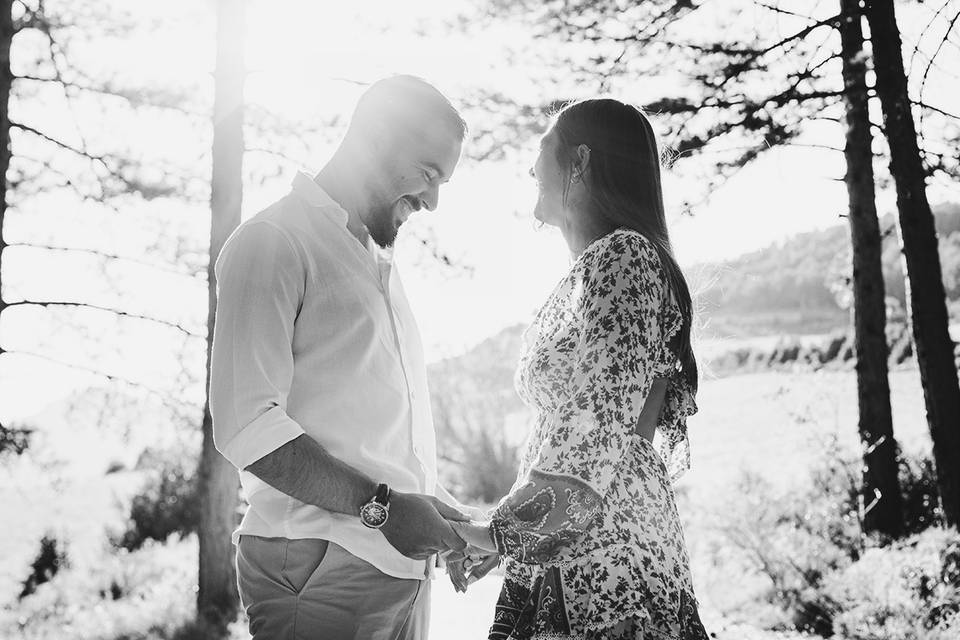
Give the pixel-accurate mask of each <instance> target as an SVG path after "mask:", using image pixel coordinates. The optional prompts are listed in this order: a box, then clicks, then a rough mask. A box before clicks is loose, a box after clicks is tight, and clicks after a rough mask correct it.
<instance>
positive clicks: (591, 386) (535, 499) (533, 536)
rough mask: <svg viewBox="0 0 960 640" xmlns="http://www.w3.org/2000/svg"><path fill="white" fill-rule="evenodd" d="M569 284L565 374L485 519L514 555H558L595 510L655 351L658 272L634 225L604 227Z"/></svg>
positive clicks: (647, 382)
mask: <svg viewBox="0 0 960 640" xmlns="http://www.w3.org/2000/svg"><path fill="white" fill-rule="evenodd" d="M604 249H605V250H603V251H601V252H598V254H599V255H597V256H591V264H590V265H589V266H588V270H587V272H586V273H585V275H584V277H583V280H582V282H581V285H580V286H579V287H577V290H575V292H574V296H575V298H574V300H573V301H572V307H573V308H572V317H573V318H574V322H576V323H577V324H579V329H580V331H579V334H577V333H576V332H572V333H571V335H572V336H575V337H574V339H572V340H569V341H568V342H563V343H561V344H560V345H558V346H557V347H556V348H557V349H567V350H569V351H570V355H569V357H568V360H569V361H570V362H572V366H571V370H570V372H569V376H570V383H569V385H566V386H565V389H566V391H565V397H564V399H563V401H562V402H560V403H559V405H558V406H557V407H556V408H555V409H554V410H553V411H552V412H551V413H550V414H549V415H547V416H546V417H545V420H546V428H545V430H544V433H545V436H544V437H543V441H542V442H541V445H540V451H539V454H538V455H537V458H536V460H535V461H534V462H533V464H532V466H531V468H530V471H529V473H528V475H527V477H526V478H524V479H523V480H522V481H521V482H518V483H517V484H516V485H515V488H514V491H513V492H512V493H511V494H510V495H508V496H507V497H506V498H504V499H503V500H502V501H501V503H500V505H499V506H498V507H497V509H496V511H495V512H494V515H493V518H492V520H491V536H492V538H493V539H494V542H495V544H496V546H497V550H498V551H499V552H500V553H501V554H504V555H508V556H510V557H512V558H514V559H516V560H519V561H520V562H525V563H533V564H549V563H550V562H556V561H558V560H562V559H563V557H564V555H565V553H566V552H568V551H569V550H570V548H571V546H572V544H573V543H574V542H575V541H576V540H578V539H579V538H580V537H581V536H582V535H583V534H584V533H585V532H586V531H587V529H588V528H589V527H590V526H591V525H592V523H593V521H594V520H595V519H596V516H597V515H598V514H599V512H600V508H601V505H602V501H603V496H605V495H606V494H607V492H608V491H609V489H610V487H611V485H612V483H613V481H614V479H615V478H616V475H617V473H618V472H619V468H620V464H619V462H620V461H621V460H622V459H623V456H624V452H626V451H628V450H629V448H630V446H631V437H632V436H633V430H634V427H635V425H636V424H637V421H638V419H639V417H640V413H641V411H642V409H643V405H644V403H645V402H646V398H647V395H648V394H649V393H650V388H651V385H652V383H653V380H654V378H655V369H656V368H657V366H658V363H659V362H660V360H661V356H662V349H663V345H662V336H661V327H660V314H661V308H662V306H663V299H664V298H663V296H664V295H665V290H666V286H665V281H664V275H663V270H662V267H661V265H660V260H659V256H658V255H657V254H656V251H655V250H654V248H653V247H652V246H651V245H650V244H649V242H648V241H647V240H646V239H645V238H643V237H641V236H639V235H636V234H629V233H624V234H616V235H614V236H612V238H611V240H610V241H609V245H608V246H607V247H605V248H604Z"/></svg>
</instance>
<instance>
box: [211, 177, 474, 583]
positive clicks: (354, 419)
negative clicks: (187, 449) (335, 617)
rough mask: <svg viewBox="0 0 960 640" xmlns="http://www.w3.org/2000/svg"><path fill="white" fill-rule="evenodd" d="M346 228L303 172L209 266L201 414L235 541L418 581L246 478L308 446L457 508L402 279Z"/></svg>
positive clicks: (394, 555) (358, 527)
mask: <svg viewBox="0 0 960 640" xmlns="http://www.w3.org/2000/svg"><path fill="white" fill-rule="evenodd" d="M347 220H348V214H347V212H346V211H344V210H343V208H342V207H340V206H339V205H338V204H337V203H336V202H334V201H333V200H332V199H331V198H330V197H329V196H328V195H327V194H326V193H325V192H324V191H323V189H321V188H320V186H319V185H318V184H317V183H316V182H314V181H313V180H312V179H311V178H310V177H309V176H308V175H306V174H304V173H300V174H298V175H297V177H296V179H295V180H294V183H293V190H292V192H291V193H290V194H289V195H288V196H286V197H285V198H283V199H282V200H280V201H279V202H277V203H276V204H274V205H273V206H271V207H270V208H268V209H266V210H265V211H263V212H261V213H259V214H257V215H256V216H254V217H253V218H251V219H250V220H248V221H246V222H244V223H243V224H241V225H240V226H239V227H238V228H237V229H236V231H234V233H233V234H232V235H231V236H230V238H229V239H228V240H227V242H226V244H225V245H224V247H223V249H222V251H221V252H220V256H219V258H218V260H217V264H216V276H217V316H216V327H215V330H214V339H213V355H212V361H211V367H212V368H211V378H210V409H211V413H212V415H213V430H214V438H215V441H216V444H217V448H218V449H219V450H220V452H221V453H222V454H223V455H224V456H225V457H226V458H227V459H228V460H229V461H230V462H231V463H233V465H234V466H236V467H237V468H238V469H240V470H241V471H240V480H241V484H242V486H243V490H244V493H245V495H246V498H247V500H248V502H249V505H250V506H249V508H248V510H247V512H246V514H245V515H244V517H243V521H242V522H241V524H240V527H239V528H238V529H237V531H236V532H234V541H236V540H237V539H238V538H239V536H240V535H243V534H249V535H257V536H264V537H284V538H291V539H294V538H323V539H326V540H330V541H331V542H334V543H336V544H338V545H340V546H341V547H343V548H344V549H346V550H347V551H349V552H350V553H352V554H353V555H355V556H357V557H359V558H361V559H363V560H365V561H367V562H369V563H371V564H373V565H374V566H375V567H377V568H378V569H379V570H380V571H382V572H383V573H386V574H388V575H391V576H394V577H397V578H424V577H428V576H430V575H431V574H432V568H431V567H432V564H433V563H432V562H428V561H422V560H413V559H410V558H407V557H404V556H403V555H401V554H400V553H399V552H397V551H396V550H395V549H394V548H393V547H391V546H390V545H389V544H388V543H387V541H386V538H384V536H383V534H382V533H380V532H379V531H376V530H372V529H368V528H366V527H364V526H363V525H362V524H361V523H360V520H359V518H358V517H357V516H355V515H353V516H351V515H343V514H338V513H332V512H329V511H326V510H324V509H321V508H319V507H316V506H313V505H309V504H305V503H303V502H300V501H299V500H297V499H295V498H292V497H290V496H288V495H286V494H284V493H282V492H280V491H279V490H277V489H275V488H273V487H271V486H270V485H268V484H266V483H265V482H263V481H262V480H260V479H258V478H256V477H255V476H254V475H253V474H251V473H249V472H247V471H243V469H244V468H245V467H247V466H248V465H249V464H251V463H252V462H255V461H256V460H259V459H260V458H262V457H264V456H265V455H267V454H268V453H270V452H271V451H274V450H275V449H277V448H279V447H280V446H282V445H283V444H285V443H287V442H289V441H291V440H293V439H294V438H296V437H298V436H300V435H301V434H307V435H308V436H310V437H311V438H313V439H314V440H316V441H317V442H318V443H320V444H321V445H322V446H323V447H324V448H325V449H326V450H327V451H328V452H329V453H330V454H331V455H333V456H334V457H336V458H338V459H340V460H342V461H343V462H345V463H347V464H349V465H350V466H352V467H354V468H355V469H357V470H359V471H361V472H363V473H365V474H366V475H368V476H369V477H370V478H372V479H373V480H374V481H376V482H384V483H387V484H388V485H389V486H390V487H391V488H392V489H395V490H397V491H403V492H416V493H424V494H428V495H438V497H440V499H441V500H443V501H444V502H447V503H450V504H453V505H454V506H461V505H459V504H458V503H456V501H455V500H454V499H453V498H452V497H450V495H449V494H448V493H446V492H445V491H443V489H442V488H439V487H438V486H437V469H436V440H435V434H434V425H433V416H432V414H431V410H430V398H429V392H428V388H427V376H426V365H425V363H424V357H423V347H422V345H421V341H420V334H419V331H418V329H417V325H416V323H415V321H414V318H413V314H412V313H411V310H410V307H409V304H408V302H407V298H406V295H405V294H404V291H403V286H402V285H401V282H400V276H399V273H398V272H397V269H396V268H395V267H394V266H393V262H392V256H391V255H390V254H389V253H388V252H386V251H383V250H381V249H379V248H377V247H376V246H375V245H374V244H373V242H372V241H368V243H367V246H366V247H364V246H363V245H362V244H361V243H360V242H358V241H357V239H356V237H355V236H353V234H351V233H350V231H348V229H347ZM324 490H325V489H324V487H317V492H318V494H322V492H323V491H324Z"/></svg>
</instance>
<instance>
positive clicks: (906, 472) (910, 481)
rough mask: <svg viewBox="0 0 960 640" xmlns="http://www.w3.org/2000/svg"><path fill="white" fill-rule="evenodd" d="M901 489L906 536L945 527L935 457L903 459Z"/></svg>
mask: <svg viewBox="0 0 960 640" xmlns="http://www.w3.org/2000/svg"><path fill="white" fill-rule="evenodd" d="M900 490H901V491H902V492H903V509H904V528H905V534H906V535H911V534H914V533H920V532H921V531H923V530H925V529H929V528H930V527H933V526H943V524H944V521H943V508H942V507H941V505H940V492H939V489H938V488H937V472H936V468H935V467H934V464H933V459H932V458H928V457H922V456H921V457H912V456H901V458H900Z"/></svg>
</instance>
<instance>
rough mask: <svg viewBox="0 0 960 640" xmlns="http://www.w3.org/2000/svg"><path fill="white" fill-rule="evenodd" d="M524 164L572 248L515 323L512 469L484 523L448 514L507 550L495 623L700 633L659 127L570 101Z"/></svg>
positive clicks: (557, 631) (683, 291)
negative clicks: (552, 281) (526, 415)
mask: <svg viewBox="0 0 960 640" xmlns="http://www.w3.org/2000/svg"><path fill="white" fill-rule="evenodd" d="M532 173H533V175H534V177H535V178H536V180H537V184H538V187H539V195H538V200H537V205H536V209H535V211H534V215H535V216H536V217H537V218H538V219H539V220H541V221H542V222H544V223H545V224H550V225H554V226H557V227H559V228H560V230H561V231H562V233H563V236H564V238H565V239H566V241H567V244H568V245H569V246H570V251H571V253H572V255H573V256H575V262H574V263H573V266H572V267H571V269H570V272H569V273H568V274H567V276H566V277H565V278H564V279H563V280H562V281H561V282H560V284H559V285H558V286H557V288H556V289H555V290H554V292H553V293H552V294H551V296H550V298H549V299H548V300H547V302H546V304H545V305H544V306H543V308H542V309H541V310H540V312H539V313H538V315H537V317H536V319H535V320H534V322H533V324H532V326H531V327H530V328H529V329H528V331H527V333H526V334H525V336H524V350H523V353H522V356H521V360H520V365H519V368H518V371H517V376H516V384H517V389H518V391H519V393H520V395H521V397H522V398H523V400H524V401H525V402H526V403H527V404H529V405H530V406H531V407H532V408H534V409H535V410H536V413H537V419H536V423H535V426H534V428H533V431H532V432H531V434H530V438H529V441H528V444H527V448H526V452H525V454H524V456H523V458H522V461H521V465H520V471H519V474H518V476H517V482H516V484H515V485H514V487H513V489H512V490H511V493H510V495H508V496H507V497H505V498H504V499H503V500H501V502H500V504H499V506H498V507H497V509H496V510H495V511H494V512H493V514H492V519H491V521H490V523H489V524H488V525H476V524H469V523H465V524H461V523H453V524H454V527H455V528H456V530H457V532H458V533H459V534H460V535H461V537H463V538H464V540H466V541H467V542H468V544H470V545H471V551H472V552H473V553H475V554H478V553H487V552H492V551H496V552H497V553H499V554H500V555H501V557H503V558H505V559H506V579H505V582H504V586H503V590H502V592H501V594H500V599H499V602H498V603H497V607H496V614H495V618H494V624H493V627H492V628H491V630H490V638H491V639H495V640H499V639H506V638H515V639H526V638H590V639H594V638H597V639H599V638H604V639H605V640H610V639H620V638H624V639H626V638H629V639H631V640H633V639H640V638H642V639H644V640H648V639H652V640H676V639H684V640H687V639H697V640H700V639H705V638H707V637H708V636H707V634H706V632H705V631H704V628H703V625H702V624H701V622H700V618H699V614H698V611H697V604H696V600H695V597H694V594H693V587H692V584H691V580H690V570H689V562H688V558H687V552H686V548H685V543H684V540H683V532H682V530H681V527H680V521H679V518H678V516H677V511H676V506H675V504H674V497H673V491H672V488H671V480H673V479H675V478H676V477H677V476H678V475H679V474H680V473H681V472H683V471H684V470H685V469H687V468H688V467H689V449H688V441H687V433H686V417H687V416H688V415H691V414H693V413H694V412H695V411H696V405H695V402H694V396H695V394H696V390H697V382H698V373H697V363H696V360H695V359H694V356H693V352H692V351H691V348H690V325H691V304H690V292H689V289H688V287H687V284H686V282H685V280H684V277H683V274H682V273H681V272H680V269H679V267H678V266H677V263H676V261H675V259H674V258H673V254H672V250H671V247H670V240H669V238H668V235H667V228H666V222H665V218H664V211H663V199H662V194H661V188H660V168H659V155H658V152H657V145H656V140H655V137H654V134H653V130H652V129H651V127H650V123H649V122H648V121H647V119H646V118H645V117H644V115H643V114H642V113H641V112H640V111H639V110H637V109H636V108H634V107H631V106H629V105H626V104H623V103H621V102H618V101H616V100H609V99H604V100H586V101H583V102H579V103H576V104H573V105H571V106H568V107H567V108H566V109H564V110H563V111H562V112H561V113H560V114H559V115H558V117H557V118H556V122H555V124H554V125H553V127H552V128H551V130H550V131H549V132H548V133H547V134H546V136H544V138H543V140H542V143H541V149H540V155H539V157H538V159H537V162H536V165H535V167H534V169H533V171H532ZM658 431H659V435H660V440H659V442H660V447H659V451H658V450H656V449H655V448H654V445H653V438H654V434H655V432H658ZM460 570H461V568H460V567H457V568H456V570H455V573H452V575H453V576H454V581H455V582H457V578H456V572H458V571H460ZM460 576H461V578H462V573H460Z"/></svg>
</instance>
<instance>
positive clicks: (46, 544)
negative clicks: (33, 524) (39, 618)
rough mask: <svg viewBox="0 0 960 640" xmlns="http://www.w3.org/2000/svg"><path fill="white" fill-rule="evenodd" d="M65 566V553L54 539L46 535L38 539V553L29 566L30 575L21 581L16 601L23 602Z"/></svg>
mask: <svg viewBox="0 0 960 640" xmlns="http://www.w3.org/2000/svg"><path fill="white" fill-rule="evenodd" d="M66 564H67V551H66V549H65V548H64V547H63V545H62V544H61V543H60V541H59V540H57V539H56V537H54V536H52V535H50V534H47V535H45V536H43V537H42V538H41V539H40V551H39V552H38V553H37V557H36V558H34V559H33V563H32V564H31V565H30V575H29V576H27V579H26V580H24V581H23V588H22V590H21V591H20V595H19V596H18V599H20V600H23V599H24V598H26V597H27V596H29V595H33V594H34V593H36V591H37V587H38V586H40V585H41V584H43V583H44V582H49V581H50V580H51V579H52V578H53V576H55V575H57V573H58V572H59V571H60V569H61V568H62V567H64V566H65V565H66Z"/></svg>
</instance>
